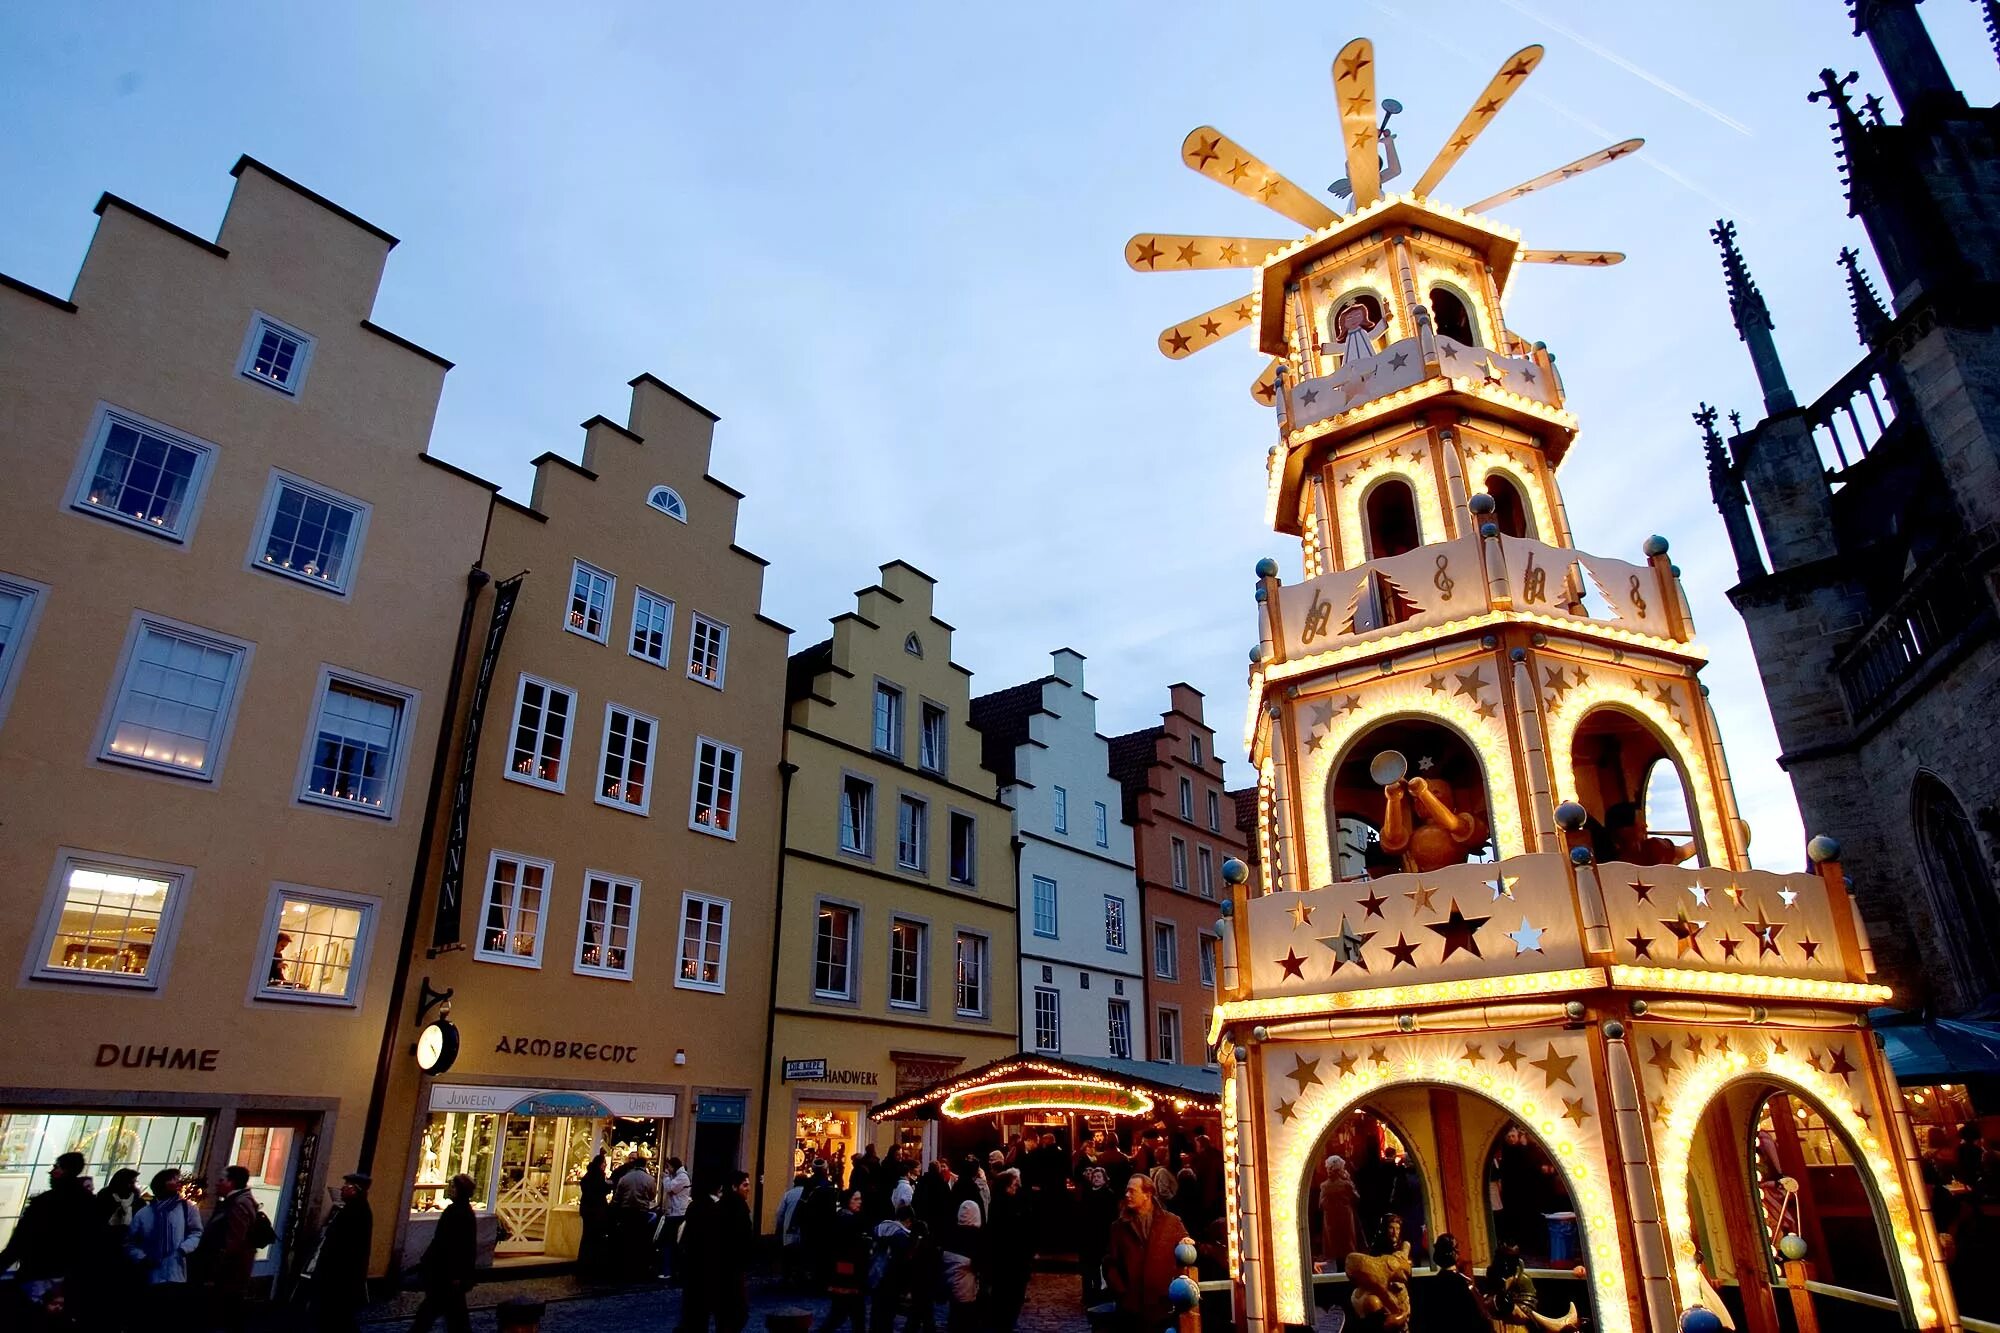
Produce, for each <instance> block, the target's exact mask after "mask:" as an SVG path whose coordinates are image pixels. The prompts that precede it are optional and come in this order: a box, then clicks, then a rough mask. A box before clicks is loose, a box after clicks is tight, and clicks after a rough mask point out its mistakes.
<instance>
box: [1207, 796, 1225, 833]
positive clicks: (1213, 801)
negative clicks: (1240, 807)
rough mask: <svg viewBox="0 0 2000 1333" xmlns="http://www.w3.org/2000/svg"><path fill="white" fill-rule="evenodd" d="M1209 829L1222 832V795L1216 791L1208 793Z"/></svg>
mask: <svg viewBox="0 0 2000 1333" xmlns="http://www.w3.org/2000/svg"><path fill="white" fill-rule="evenodd" d="M1208 831H1209V832H1210V833H1220V832H1222V797H1221V796H1220V795H1218V794H1217V793H1215V792H1210V793H1209V794H1208Z"/></svg>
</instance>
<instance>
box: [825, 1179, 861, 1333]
mask: <svg viewBox="0 0 2000 1333" xmlns="http://www.w3.org/2000/svg"><path fill="white" fill-rule="evenodd" d="M865 1203H866V1200H865V1199H864V1198H863V1196H862V1192H861V1191H860V1190H858V1189H851V1190H849V1191H848V1192H847V1195H846V1197H845V1198H844V1199H843V1200H842V1201H841V1208H840V1212H839V1213H838V1214H837V1215H835V1217H834V1220H833V1226H832V1231H831V1238H830V1240H829V1243H828V1249H827V1253H828V1261H829V1262H828V1266H827V1275H826V1294H827V1295H828V1296H831V1297H832V1298H833V1302H832V1304H831V1305H830V1306H829V1307H828V1308H827V1312H826V1322H825V1323H823V1324H821V1325H820V1326H819V1329H820V1333H833V1330H834V1329H836V1328H838V1327H840V1325H841V1323H842V1322H844V1321H845V1322H848V1323H850V1324H851V1325H852V1327H853V1333H867V1330H868V1287H867V1281H868V1259H869V1251H870V1237H869V1234H868V1219H867V1217H866V1215H865V1214H864V1213H863V1212H862V1208H863V1206H864V1205H865Z"/></svg>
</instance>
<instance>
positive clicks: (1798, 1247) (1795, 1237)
mask: <svg viewBox="0 0 2000 1333" xmlns="http://www.w3.org/2000/svg"><path fill="white" fill-rule="evenodd" d="M1778 1253H1779V1254H1781V1255H1783V1256H1784V1257H1785V1258H1787V1259H1789V1260H1791V1261H1792V1262H1793V1263H1797V1262H1798V1261H1799V1260H1801V1259H1803V1258H1805V1257H1806V1238H1805V1237H1804V1236H1801V1235H1800V1234H1799V1233H1798V1232H1796V1231H1793V1232H1788V1233H1786V1234H1785V1235H1783V1236H1780V1237H1778Z"/></svg>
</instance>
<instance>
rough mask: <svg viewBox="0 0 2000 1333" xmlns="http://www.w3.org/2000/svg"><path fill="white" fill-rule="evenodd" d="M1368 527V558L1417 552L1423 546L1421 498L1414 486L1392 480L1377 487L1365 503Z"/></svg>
mask: <svg viewBox="0 0 2000 1333" xmlns="http://www.w3.org/2000/svg"><path fill="white" fill-rule="evenodd" d="M1364 508H1365V511H1366V521H1367V524H1368V558H1369V559H1370V560H1381V559H1383V558H1385V557H1387V556H1392V555H1401V554H1402V553H1403V552H1405V551H1414V550H1416V549H1417V547H1418V546H1419V545H1421V544H1422V538H1421V535H1420V533H1419V530H1418V528H1417V495H1416V492H1415V491H1413V490H1411V489H1410V483H1408V482H1407V481H1404V480H1403V479H1402V478H1400V477H1390V478H1387V479H1386V480H1383V481H1379V482H1377V483H1376V484H1375V489H1373V490H1371V491H1369V492H1368V498H1367V500H1366V501H1365V502H1364Z"/></svg>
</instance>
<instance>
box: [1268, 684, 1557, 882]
mask: <svg viewBox="0 0 2000 1333" xmlns="http://www.w3.org/2000/svg"><path fill="white" fill-rule="evenodd" d="M1481 660H1482V661H1483V660H1484V659H1483V658H1482V659H1481ZM1362 698H1363V703H1362V705H1361V706H1360V707H1358V708H1351V709H1348V710H1347V711H1346V712H1344V713H1340V714H1338V715H1337V716H1335V718H1334V719H1333V721H1332V722H1331V723H1329V724H1328V726H1327V729H1326V730H1325V731H1324V732H1323V733H1321V735H1320V738H1319V740H1318V741H1317V742H1307V746H1306V749H1305V753H1304V754H1303V755H1302V756H1301V757H1300V761H1299V768H1300V775H1299V776H1300V786H1299V790H1300V791H1301V792H1302V793H1307V792H1310V793H1317V796H1318V799H1317V801H1316V802H1315V803H1314V804H1312V805H1310V806H1308V807H1307V809H1306V810H1305V811H1303V812H1302V813H1303V814H1304V815H1305V820H1304V822H1305V832H1306V848H1305V852H1306V856H1305V862H1306V864H1305V871H1306V879H1305V881H1304V883H1303V884H1302V885H1301V886H1300V887H1301V888H1308V887H1316V886H1319V885H1324V884H1331V883H1333V881H1334V879H1335V877H1336V876H1335V873H1334V864H1333V839H1332V836H1331V834H1330V832H1329V830H1328V828H1327V822H1326V808H1327V801H1328V800H1329V799H1330V798H1331V797H1332V794H1333V793H1332V790H1331V789H1332V784H1333V775H1334V773H1335V772H1337V771H1338V770H1339V768H1340V761H1341V760H1342V759H1344V758H1346V757H1347V752H1348V750H1349V749H1351V748H1352V747H1353V745H1354V742H1355V741H1356V740H1358V739H1359V738H1360V737H1361V736H1362V735H1363V734H1364V733H1366V732H1368V731H1370V730H1372V729H1373V728H1375V727H1376V726H1378V725H1380V724H1381V723H1384V722H1394V721H1398V720H1401V719H1409V720H1410V721H1413V722H1435V723H1437V724H1438V725H1440V726H1442V727H1444V728H1446V729H1447V730H1449V731H1452V732H1455V733H1457V735H1458V737H1459V739H1461V740H1463V741H1464V742H1465V743H1466V745H1467V746H1468V747H1470V749H1471V750H1472V753H1473V755H1474V756H1475V757H1477V758H1478V760H1479V766H1480V768H1481V769H1483V770H1484V774H1483V776H1484V777H1485V779H1486V802H1487V811H1486V819H1487V822H1488V823H1489V824H1490V825H1492V829H1493V846H1494V855H1495V857H1496V858H1497V859H1500V860H1505V859H1506V858H1507V857H1510V856H1520V855H1523V854H1524V853H1526V852H1527V850H1528V846H1527V840H1526V831H1525V830H1524V829H1523V828H1522V827H1521V805H1520V796H1519V793H1518V789H1517V788H1516V786H1515V783H1514V756H1513V753H1512V751H1510V750H1509V749H1508V743H1507V727H1506V723H1505V721H1504V720H1503V719H1502V718H1501V717H1500V716H1498V715H1496V716H1494V717H1491V718H1484V717H1481V716H1480V715H1479V713H1478V712H1477V710H1476V708H1475V706H1474V705H1473V703H1472V702H1471V701H1470V700H1469V699H1468V698H1467V697H1466V696H1464V695H1453V696H1450V697H1447V696H1446V695H1444V694H1434V693H1432V692H1431V691H1429V690H1427V689H1425V688H1424V676H1423V673H1422V672H1411V673H1408V674H1407V675H1403V676H1396V677H1391V678H1389V679H1388V680H1385V681H1383V682H1382V683H1381V684H1372V683H1371V684H1370V685H1369V686H1368V687H1367V693H1366V694H1364V695H1363V696H1362Z"/></svg>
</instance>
